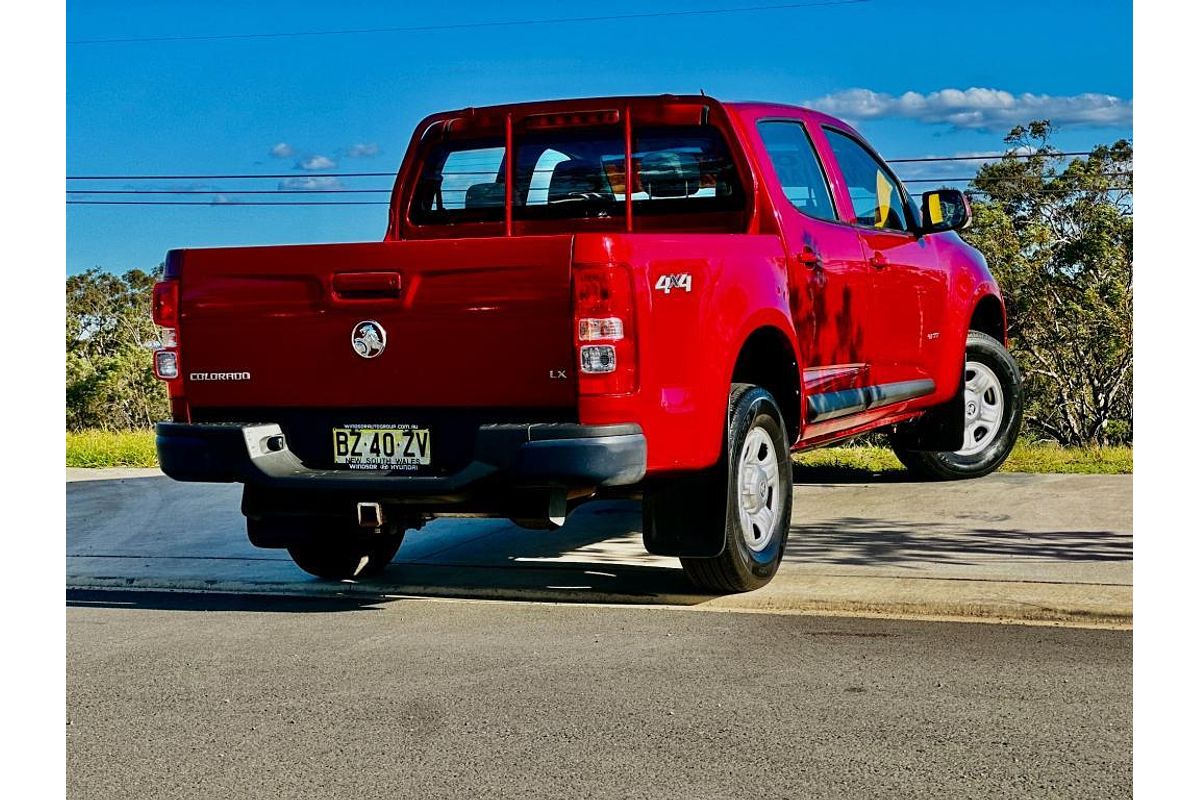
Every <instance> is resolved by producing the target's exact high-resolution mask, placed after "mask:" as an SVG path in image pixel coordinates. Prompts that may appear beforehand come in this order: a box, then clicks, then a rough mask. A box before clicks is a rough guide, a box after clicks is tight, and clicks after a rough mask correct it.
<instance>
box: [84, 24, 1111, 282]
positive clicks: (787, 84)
mask: <svg viewBox="0 0 1200 800" xmlns="http://www.w3.org/2000/svg"><path fill="white" fill-rule="evenodd" d="M820 1H821V0H793V3H790V4H789V3H787V0H701V2H696V3H686V2H683V0H607V2H605V3H604V4H602V5H597V4H594V3H581V2H572V1H571V0H557V1H556V2H546V1H543V0H539V1H538V2H526V3H508V4H499V3H494V2H491V3H487V2H458V1H456V0H442V1H441V2H438V3H427V2H426V3H402V2H397V3H382V2H374V3H367V2H358V0H342V2H338V3H328V2H326V3H317V2H306V1H305V0H290V1H289V2H286V3H283V2H274V0H260V2H255V3H235V2H228V0H207V2H192V1H191V0H175V1H174V2H162V1H160V2H149V1H148V0H127V2H108V0H88V2H79V0H73V2H69V3H68V4H67V31H66V37H67V43H68V44H67V174H68V175H69V176H75V175H100V174H109V175H194V174H245V173H271V174H280V175H284V176H286V177H282V178H269V179H260V180H255V181H240V180H236V181H235V180H166V179H162V180H122V181H109V182H104V183H100V182H90V183H86V182H82V181H75V180H72V181H68V182H67V188H68V189H71V190H83V189H97V188H103V189H108V190H133V189H156V190H178V189H188V190H195V191H198V192H208V193H201V194H193V195H132V196H131V195H108V196H97V195H86V196H85V195H76V194H72V195H68V197H69V198H72V199H92V200H96V199H108V200H130V199H140V200H147V199H152V200H193V201H202V203H203V204H201V205H188V206H161V207H147V206H99V205H70V206H68V208H67V242H66V245H67V246H66V251H67V264H66V268H67V273H68V274H71V273H75V272H79V271H81V270H84V269H87V268H90V267H100V268H102V269H107V270H111V271H115V272H122V271H124V270H126V269H131V268H134V267H138V268H143V269H147V268H152V267H154V266H155V265H157V264H158V263H159V262H160V261H161V260H162V257H163V254H164V253H165V252H166V251H167V250H168V249H170V248H173V247H207V246H225V245H242V244H247V245H256V244H284V243H302V242H326V241H364V240H365V241H370V240H377V239H380V238H382V236H383V233H384V229H385V227H386V208H385V207H384V206H379V205H353V206H344V207H329V206H311V207H305V206H293V207H264V206H248V205H243V204H240V203H239V202H238V200H239V199H240V200H250V199H259V200H279V199H284V200H290V199H300V198H309V199H316V200H322V199H323V200H339V201H340V200H377V201H378V200H386V199H387V195H386V194H376V195H372V194H361V195H359V194H350V195H347V194H336V195H293V196H289V197H284V198H280V197H279V196H277V195H276V196H271V195H265V196H258V197H255V196H252V195H250V196H248V195H226V194H222V193H221V190H234V189H241V190H248V189H260V190H273V189H278V188H294V189H303V188H353V189H360V188H362V189H388V188H390V186H391V180H390V179H389V178H386V177H382V178H336V177H331V176H330V175H329V173H332V172H386V173H391V172H394V171H395V170H396V168H397V167H398V166H399V163H400V160H401V158H402V157H403V155H404V148H405V147H406V145H407V143H408V139H409V137H410V136H411V134H412V130H413V128H414V127H415V125H416V123H417V122H418V121H419V120H420V119H421V118H422V117H424V116H425V115H427V114H429V113H432V112H435V111H441V110H446V109H453V108H461V107H464V106H471V105H490V104H494V103H505V102H514V101H522V100H537V99H546V98H555V97H576V96H589V95H607V94H659V93H663V92H674V93H680V94H683V93H689V94H690V93H695V92H698V91H700V90H703V91H704V92H705V93H706V94H709V95H712V96H714V97H717V98H719V99H722V100H769V101H774V102H783V103H793V104H797V105H807V106H810V107H816V108H820V109H822V110H826V111H828V112H830V113H832V114H834V115H835V116H838V117H841V118H843V119H846V120H847V121H849V122H851V123H852V124H854V125H855V126H856V127H857V128H858V129H859V130H860V131H861V132H862V133H863V134H864V135H865V136H866V137H867V139H868V140H869V141H871V143H872V144H873V145H874V146H875V147H876V149H878V150H879V151H880V153H881V154H882V155H883V156H884V157H885V158H903V157H916V156H928V155H955V154H978V153H992V152H996V151H998V150H1000V149H1002V148H1003V137H1004V135H1005V133H1007V132H1008V130H1009V129H1011V127H1012V126H1013V125H1015V124H1019V123H1023V122H1028V121H1029V120H1033V119H1042V118H1049V119H1051V120H1052V121H1054V122H1055V123H1056V124H1057V126H1058V128H1059V133H1058V134H1057V135H1056V137H1055V144H1056V145H1057V146H1058V147H1060V148H1061V149H1063V150H1086V149H1089V148H1091V147H1092V146H1094V145H1097V144H1103V143H1110V142H1112V141H1114V140H1116V139H1118V138H1127V137H1131V136H1132V127H1133V121H1132V114H1133V112H1132V108H1133V37H1132V25H1133V20H1132V4H1131V3H1129V2H1110V1H1109V0H1091V2H1075V1H1074V0H1049V1H1047V0H1041V2H1024V1H1023V0H1013V1H1011V2H1004V3H994V2H981V1H976V2H959V3H943V2H937V3H934V2H929V3H926V2H920V1H919V0H866V1H865V2H863V1H859V2H848V1H847V0H824V4H821V5H816V4H815V3H818V2H820ZM801 4H806V5H805V6H804V7H801ZM782 5H792V6H795V7H790V8H779V7H776V8H767V7H768V6H782ZM714 9H748V10H742V11H736V12H729V11H723V12H722V13H713V14H696V13H689V14H686V15H681V14H674V13H672V12H680V11H689V12H695V11H703V10H714ZM659 12H661V13H662V14H663V15H661V16H643V17H640V18H636V19H609V20H596V19H591V20H587V21H575V22H562V21H559V22H547V23H540V24H534V21H537V20H562V19H563V18H570V17H576V18H578V17H596V16H619V15H636V14H643V15H644V14H655V13H659ZM481 23H506V24H504V25H483V24H481ZM507 23H515V24H507ZM449 26H460V27H449ZM378 28H408V29H409V30H402V31H383V32H372V33H339V34H334V35H286V36H270V37H263V36H262V34H297V33H305V34H307V33H313V32H329V31H348V30H359V31H360V30H363V29H378ZM413 28H424V30H412V29H413ZM178 37H191V38H188V39H179V38H178ZM212 37H224V38H212ZM164 38H165V39H166V40H163V39H164ZM113 39H126V40H127V39H156V40H157V41H120V42H113V41H104V40H113ZM975 166H976V165H975V164H973V163H972V162H966V163H965V164H963V163H960V164H949V165H947V164H936V165H928V166H917V165H898V166H897V171H898V172H899V173H900V175H901V177H903V178H914V177H929V176H938V177H944V176H947V177H948V176H957V175H970V174H972V173H973V171H974V168H975ZM964 170H965V171H964ZM958 185H961V184H958ZM214 201H215V202H214Z"/></svg>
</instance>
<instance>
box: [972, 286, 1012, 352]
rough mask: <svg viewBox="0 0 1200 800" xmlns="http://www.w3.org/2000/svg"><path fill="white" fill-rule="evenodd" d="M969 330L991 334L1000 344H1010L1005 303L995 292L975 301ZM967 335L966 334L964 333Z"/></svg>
mask: <svg viewBox="0 0 1200 800" xmlns="http://www.w3.org/2000/svg"><path fill="white" fill-rule="evenodd" d="M967 330H970V331H979V332H980V333H986V334H987V335H988V336H991V337H992V338H993V339H995V340H996V341H998V342H1000V344H1002V345H1005V346H1007V345H1008V320H1007V317H1006V316H1005V312H1004V303H1003V302H1001V300H1000V298H999V297H997V296H996V295H994V294H985V295H983V296H982V297H980V298H979V299H978V300H977V301H976V302H975V309H974V310H973V311H972V312H971V319H970V322H968V323H967ZM964 336H965V334H964Z"/></svg>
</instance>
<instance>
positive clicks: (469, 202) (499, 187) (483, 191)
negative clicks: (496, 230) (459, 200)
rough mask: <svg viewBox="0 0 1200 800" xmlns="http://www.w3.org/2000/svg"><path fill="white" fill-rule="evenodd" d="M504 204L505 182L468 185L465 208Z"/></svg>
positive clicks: (494, 206)
mask: <svg viewBox="0 0 1200 800" xmlns="http://www.w3.org/2000/svg"><path fill="white" fill-rule="evenodd" d="M503 205H504V184H503V183H496V182H495V181H492V182H490V183H474V184H471V185H470V186H468V187H467V196H466V199H465V200H464V201H463V206H464V207H465V208H498V207H500V206H503Z"/></svg>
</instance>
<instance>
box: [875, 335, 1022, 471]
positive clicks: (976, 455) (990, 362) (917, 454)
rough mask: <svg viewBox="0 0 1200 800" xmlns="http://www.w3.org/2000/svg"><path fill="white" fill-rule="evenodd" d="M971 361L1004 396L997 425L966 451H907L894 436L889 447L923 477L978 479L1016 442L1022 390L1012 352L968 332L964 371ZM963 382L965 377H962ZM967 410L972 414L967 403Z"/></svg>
mask: <svg viewBox="0 0 1200 800" xmlns="http://www.w3.org/2000/svg"><path fill="white" fill-rule="evenodd" d="M972 363H979V364H982V365H983V366H984V367H986V368H987V369H988V370H990V371H991V372H992V374H993V375H994V376H995V377H996V378H997V379H998V381H999V385H1000V389H1001V393H1002V395H1003V412H1002V414H1001V416H1000V422H999V427H998V429H997V431H996V433H995V435H994V438H993V439H991V441H990V443H989V444H987V445H986V446H985V447H984V448H983V449H981V450H979V451H978V452H971V453H968V452H966V451H967V450H968V449H969V448H968V447H966V444H967V443H966V441H965V440H964V447H963V448H962V449H961V450H956V451H949V450H947V451H940V452H939V451H925V450H909V449H906V448H904V447H901V446H899V445H898V444H897V442H896V441H895V440H894V439H893V441H892V450H893V451H894V452H895V453H896V458H898V459H900V463H902V464H903V465H904V466H905V467H907V468H908V471H909V472H910V473H911V474H912V475H913V476H914V477H916V478H920V479H922V480H936V481H950V480H962V479H964V478H979V477H982V476H984V475H987V474H988V473H990V472H993V471H994V470H996V469H998V468H999V467H1000V465H1001V464H1003V463H1004V460H1005V459H1007V458H1008V455H1009V453H1011V452H1012V449H1013V447H1014V446H1015V445H1016V443H1017V434H1018V433H1020V431H1021V413H1022V411H1023V409H1024V393H1023V391H1022V388H1021V372H1020V370H1019V369H1018V368H1017V362H1016V361H1015V360H1013V357H1012V355H1011V354H1010V353H1009V352H1008V351H1007V350H1005V349H1004V345H1002V344H1000V342H998V341H996V340H995V339H993V338H992V337H991V336H988V335H987V334H986V333H980V332H979V331H970V332H968V333H967V357H966V363H965V364H964V371H965V372H966V371H969V370H968V369H967V368H968V367H969V365H970V364H972ZM964 383H965V378H964ZM967 413H968V415H970V414H971V413H972V409H971V407H970V406H969V405H968V408H967Z"/></svg>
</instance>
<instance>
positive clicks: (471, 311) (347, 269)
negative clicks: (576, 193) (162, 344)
mask: <svg viewBox="0 0 1200 800" xmlns="http://www.w3.org/2000/svg"><path fill="white" fill-rule="evenodd" d="M571 243H572V238H571V236H570V235H556V236H534V237H520V238H476V239H459V240H434V241H388V242H374V243H366V244H334V245H301V246H289V247H253V248H230V249H208V250H187V251H183V255H182V270H181V275H180V288H181V295H180V322H179V328H180V331H179V335H180V351H181V356H180V357H181V366H182V371H183V375H184V381H185V383H184V387H185V391H184V394H185V396H186V397H187V399H188V402H189V404H190V405H191V406H192V407H193V408H197V407H200V408H203V407H212V408H216V407H240V408H255V407H262V408H265V407H281V406H289V407H307V408H322V407H325V408H329V407H341V408H345V407H383V406H387V407H397V408H402V407H432V406H437V407H460V408H484V407H491V408H496V407H505V408H537V407H542V408H546V407H567V406H573V405H574V402H575V380H574V375H575V370H574V358H573V336H572V331H571V325H572V310H571V288H570V270H571ZM367 322H374V323H376V324H377V326H378V330H379V332H380V333H381V335H382V336H381V337H380V338H378V341H372V340H373V339H375V338H377V337H374V336H372V335H371V334H370V333H369V331H364V329H363V327H362V326H363V324H364V323H367ZM364 332H365V333H367V335H366V336H365V337H364V336H363V334H364ZM355 338H358V339H360V341H359V343H358V345H357V348H356V345H355V343H354V339H355ZM364 338H365V339H366V341H363V339H364ZM380 344H382V345H383V348H382V350H379V345H380ZM364 353H366V354H369V355H370V356H371V357H364V355H363V354H364Z"/></svg>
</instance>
